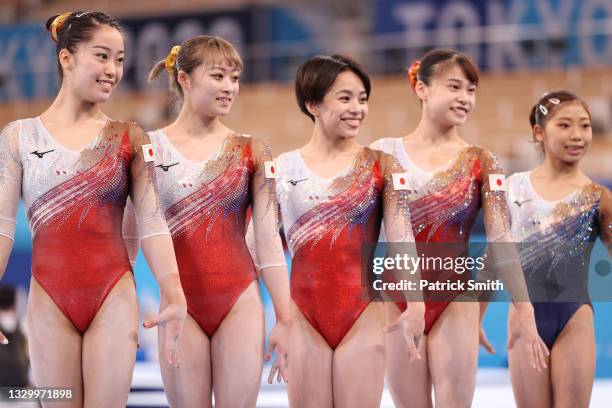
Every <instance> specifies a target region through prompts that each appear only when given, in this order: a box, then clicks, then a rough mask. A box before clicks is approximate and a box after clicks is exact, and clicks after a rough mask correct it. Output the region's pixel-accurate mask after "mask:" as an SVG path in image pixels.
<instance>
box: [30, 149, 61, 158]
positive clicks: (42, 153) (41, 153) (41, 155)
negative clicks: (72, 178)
mask: <svg viewBox="0 0 612 408" xmlns="http://www.w3.org/2000/svg"><path fill="white" fill-rule="evenodd" d="M54 151H55V149H53V150H49V151H46V152H39V151H38V150H34V151H33V152H30V154H35V155H36V157H38V158H39V159H42V158H43V156H44V155H45V154H47V153H51V152H54Z"/></svg>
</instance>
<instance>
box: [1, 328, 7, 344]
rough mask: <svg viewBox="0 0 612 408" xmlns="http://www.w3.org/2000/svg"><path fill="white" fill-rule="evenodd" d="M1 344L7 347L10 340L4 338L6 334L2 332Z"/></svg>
mask: <svg viewBox="0 0 612 408" xmlns="http://www.w3.org/2000/svg"><path fill="white" fill-rule="evenodd" d="M0 344H4V345H7V344H8V339H7V338H6V337H5V336H4V334H3V333H2V332H1V331H0Z"/></svg>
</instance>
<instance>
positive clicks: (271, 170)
mask: <svg viewBox="0 0 612 408" xmlns="http://www.w3.org/2000/svg"><path fill="white" fill-rule="evenodd" d="M264 167H265V169H266V178H269V179H275V178H276V166H275V165H274V162H273V161H272V160H268V161H265V162H264Z"/></svg>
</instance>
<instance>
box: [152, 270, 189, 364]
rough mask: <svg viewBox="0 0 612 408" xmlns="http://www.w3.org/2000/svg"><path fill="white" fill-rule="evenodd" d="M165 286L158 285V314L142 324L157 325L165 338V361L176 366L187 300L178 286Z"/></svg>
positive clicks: (178, 362)
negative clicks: (166, 287) (159, 299)
mask: <svg viewBox="0 0 612 408" xmlns="http://www.w3.org/2000/svg"><path fill="white" fill-rule="evenodd" d="M177 276H178V274H177ZM177 279H178V278H177ZM165 286H166V285H164V284H161V285H160V289H161V301H160V307H159V314H158V315H157V316H156V317H154V318H153V319H151V320H148V321H146V322H144V323H143V326H144V327H145V328H147V329H150V328H151V327H155V326H158V325H159V331H160V333H159V334H160V336H163V338H164V340H165V355H166V362H167V363H168V364H169V365H171V366H173V367H175V368H178V366H179V365H180V361H179V359H178V350H179V346H180V343H181V335H182V333H183V323H184V322H185V318H186V317H187V302H186V300H185V295H184V294H183V290H182V289H181V288H180V286H178V288H176V287H171V288H168V289H166V290H164V289H165Z"/></svg>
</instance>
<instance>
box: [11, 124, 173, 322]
mask: <svg viewBox="0 0 612 408" xmlns="http://www.w3.org/2000/svg"><path fill="white" fill-rule="evenodd" d="M148 140H149V139H148V137H147V135H146V134H145V133H144V132H143V131H142V130H141V129H140V128H139V127H137V126H135V125H133V124H129V123H125V122H119V121H108V123H107V124H106V125H105V126H104V128H103V130H102V131H101V132H100V134H99V135H98V136H97V137H96V138H95V139H94V140H93V141H92V142H91V143H89V144H88V145H87V146H86V147H84V148H83V149H81V150H78V151H72V150H68V149H66V148H64V147H63V146H62V145H60V144H59V143H58V142H57V141H56V140H55V139H54V138H53V136H52V135H51V134H50V133H49V132H48V131H47V130H46V129H45V127H44V125H43V123H42V121H41V120H40V118H31V119H24V120H19V121H16V122H12V123H10V124H9V125H7V127H6V128H5V129H4V130H3V132H2V134H1V135H0V191H2V194H3V198H2V200H1V202H0V235H3V236H5V237H8V238H10V239H13V236H14V231H15V215H16V211H17V206H18V203H19V198H20V196H21V197H23V200H24V202H25V208H26V211H27V217H28V220H29V224H30V229H31V231H32V237H33V238H32V239H33V242H32V274H33V277H34V279H36V281H37V282H38V283H39V284H40V285H41V286H42V287H43V288H44V290H45V291H46V292H47V293H48V295H49V296H50V297H51V299H53V301H54V302H55V303H56V304H57V306H58V307H59V308H60V310H61V311H62V312H63V313H64V315H65V316H66V317H67V318H68V319H69V320H70V321H71V322H72V323H73V324H74V326H75V327H76V328H77V329H78V330H79V331H80V332H81V333H82V332H84V331H85V330H86V329H87V327H88V326H89V324H90V323H91V321H92V320H93V318H94V317H95V316H96V313H97V311H98V309H99V308H100V306H101V305H102V303H103V302H104V299H105V298H106V296H107V295H108V293H109V292H110V291H111V289H112V288H113V286H114V285H115V283H116V282H117V281H118V280H119V279H120V278H121V277H122V276H123V275H124V274H125V273H126V271H130V270H131V266H130V262H129V260H128V255H127V252H126V248H125V245H124V241H123V237H122V218H123V212H124V208H125V205H126V199H127V198H128V195H129V196H130V197H131V200H132V202H133V204H134V208H135V210H136V214H137V221H138V225H139V231H140V238H141V239H143V238H146V237H149V236H153V235H162V234H168V229H167V227H166V223H165V221H164V218H163V214H162V212H161V210H160V208H159V204H158V201H157V194H156V190H155V179H154V178H155V174H154V169H153V163H152V162H146V161H145V158H144V153H143V146H144V147H145V149H148V147H147V146H148V143H149V141H148Z"/></svg>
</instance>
